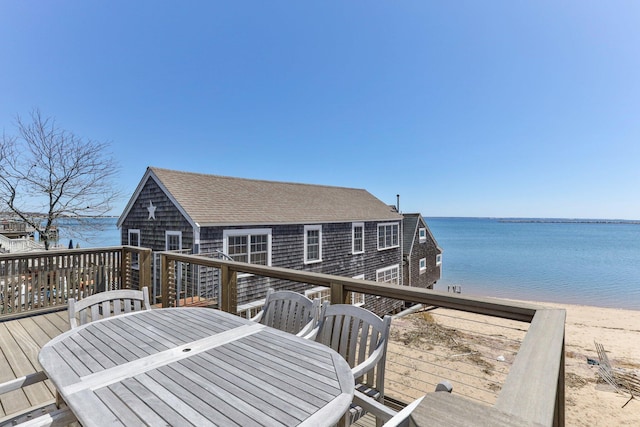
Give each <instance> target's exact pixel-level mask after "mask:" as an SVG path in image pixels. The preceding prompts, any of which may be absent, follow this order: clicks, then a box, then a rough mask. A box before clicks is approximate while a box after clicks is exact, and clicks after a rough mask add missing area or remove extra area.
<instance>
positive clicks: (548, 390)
mask: <svg viewBox="0 0 640 427" xmlns="http://www.w3.org/2000/svg"><path fill="white" fill-rule="evenodd" d="M160 258H161V275H162V277H161V287H162V305H163V306H164V307H174V306H176V305H177V303H178V300H179V296H178V295H177V291H176V289H177V287H176V277H177V273H176V272H179V271H183V270H184V268H185V265H188V268H189V271H194V272H197V268H196V266H198V267H202V268H203V269H204V270H205V271H207V272H208V273H207V274H209V273H210V271H211V269H217V270H218V272H219V274H218V277H217V280H218V285H217V286H218V287H219V289H217V291H216V292H215V295H216V299H215V301H213V302H212V303H213V304H214V305H215V306H216V307H218V308H220V309H222V310H224V311H227V312H230V313H237V312H238V281H237V277H238V274H245V273H246V274H252V275H255V276H262V277H267V278H272V279H280V280H286V281H292V282H298V283H305V284H308V285H309V287H313V286H320V287H327V288H329V289H330V293H331V297H330V298H331V303H332V304H338V303H349V302H350V301H349V300H350V294H351V293H353V292H355V293H361V294H368V295H375V296H377V297H383V298H391V299H396V300H401V301H406V302H411V303H413V304H421V305H422V306H425V307H440V308H444V309H449V310H457V311H459V312H467V313H476V314H481V315H485V316H490V317H493V318H498V319H507V320H511V321H517V322H525V323H527V324H528V328H526V334H525V335H524V338H523V339H522V341H521V342H519V346H518V348H517V353H516V354H515V356H514V357H513V361H512V364H511V366H510V369H509V370H508V373H507V375H506V378H505V379H504V381H503V383H502V384H501V387H500V391H499V392H498V394H497V397H496V398H495V400H494V402H495V403H494V404H493V405H492V406H491V410H494V411H496V412H502V413H507V414H508V415H510V416H513V417H517V418H518V419H521V420H523V421H524V422H526V423H531V424H536V423H537V424H540V425H548V426H551V425H554V426H564V410H565V407H564V401H565V396H564V387H565V384H564V363H565V361H564V322H565V311H564V310H557V309H548V308H545V307H541V306H535V305H531V304H525V303H517V302H507V301H502V300H497V299H492V298H478V297H470V296H463V295H460V294H449V293H443V292H436V291H430V290H425V289H419V288H411V287H406V286H397V285H390V284H384V283H377V282H372V281H366V280H359V279H351V278H346V277H339V276H333V275H328V274H319V273H310V272H304V271H297V270H291V269H285V268H278V267H267V266H261V265H252V264H245V263H238V262H234V261H226V260H220V259H211V258H204V257H201V256H197V255H181V254H176V253H169V252H163V253H162V254H161V255H160ZM454 316H455V315H454ZM425 391H426V390H425Z"/></svg>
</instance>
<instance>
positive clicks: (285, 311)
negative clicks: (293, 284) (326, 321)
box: [254, 289, 320, 334]
mask: <svg viewBox="0 0 640 427" xmlns="http://www.w3.org/2000/svg"><path fill="white" fill-rule="evenodd" d="M319 309H320V302H319V300H314V301H312V300H310V299H309V298H307V297H306V296H304V295H302V294H299V293H297V292H293V291H274V290H273V289H269V290H268V291H267V297H266V298H265V301H264V307H263V308H262V311H261V312H260V313H259V314H258V316H256V317H255V318H254V319H255V320H256V321H258V322H260V323H262V324H263V325H267V326H271V327H272V328H276V329H280V330H281V331H285V332H289V333H292V334H299V333H301V332H303V333H304V332H307V331H308V330H309V329H311V328H312V327H313V326H314V323H316V322H317V316H318V312H319Z"/></svg>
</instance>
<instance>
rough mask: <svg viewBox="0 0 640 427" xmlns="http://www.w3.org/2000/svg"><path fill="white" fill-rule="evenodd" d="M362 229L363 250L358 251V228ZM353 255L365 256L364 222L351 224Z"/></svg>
mask: <svg viewBox="0 0 640 427" xmlns="http://www.w3.org/2000/svg"><path fill="white" fill-rule="evenodd" d="M358 227H362V250H360V251H356V246H355V245H356V228H358ZM351 253H352V254H354V255H355V254H363V253H364V222H354V223H353V224H351Z"/></svg>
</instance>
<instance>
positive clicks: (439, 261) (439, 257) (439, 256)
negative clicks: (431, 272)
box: [436, 254, 442, 267]
mask: <svg viewBox="0 0 640 427" xmlns="http://www.w3.org/2000/svg"><path fill="white" fill-rule="evenodd" d="M441 264H442V254H438V255H436V267H437V266H439V265H441Z"/></svg>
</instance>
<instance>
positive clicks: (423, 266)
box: [420, 258, 427, 274]
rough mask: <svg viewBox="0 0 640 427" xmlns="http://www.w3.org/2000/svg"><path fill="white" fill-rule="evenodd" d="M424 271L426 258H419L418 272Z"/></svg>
mask: <svg viewBox="0 0 640 427" xmlns="http://www.w3.org/2000/svg"><path fill="white" fill-rule="evenodd" d="M425 271H427V259H426V258H420V274H422V273H424V272H425Z"/></svg>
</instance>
